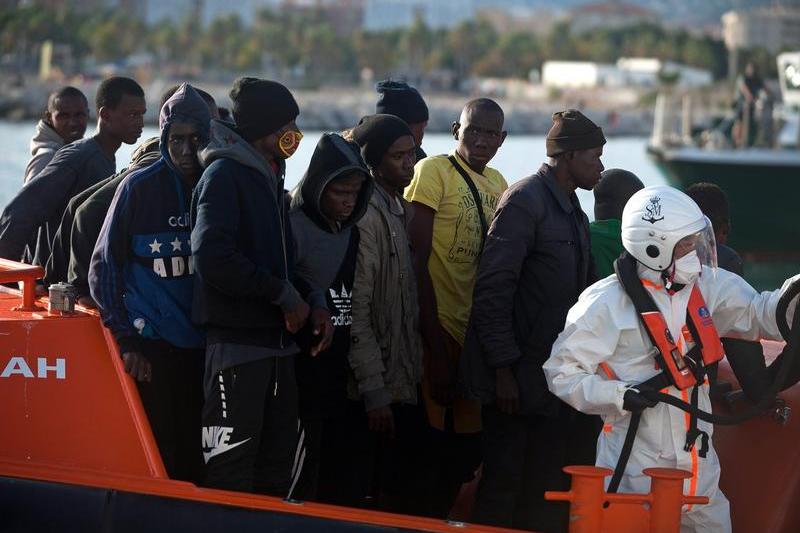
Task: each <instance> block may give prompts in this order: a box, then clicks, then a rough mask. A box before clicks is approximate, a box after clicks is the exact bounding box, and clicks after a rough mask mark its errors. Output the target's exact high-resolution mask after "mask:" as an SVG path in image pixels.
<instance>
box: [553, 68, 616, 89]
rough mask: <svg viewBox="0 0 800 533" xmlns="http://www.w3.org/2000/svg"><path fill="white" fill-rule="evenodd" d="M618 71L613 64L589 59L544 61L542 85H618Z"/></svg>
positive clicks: (560, 86)
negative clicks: (594, 61)
mask: <svg viewBox="0 0 800 533" xmlns="http://www.w3.org/2000/svg"><path fill="white" fill-rule="evenodd" d="M620 84H621V79H620V72H619V69H617V67H616V66H615V65H611V64H604V63H593V62H590V61H545V62H544V65H542V85H546V86H548V87H555V88H558V89H584V88H592V87H606V86H619V85H620Z"/></svg>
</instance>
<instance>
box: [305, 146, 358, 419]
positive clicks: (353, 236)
mask: <svg viewBox="0 0 800 533" xmlns="http://www.w3.org/2000/svg"><path fill="white" fill-rule="evenodd" d="M353 171H360V172H362V173H363V174H364V177H365V181H364V183H363V185H362V186H361V191H360V192H359V195H358V198H357V200H356V206H355V208H354V209H353V213H352V215H350V218H348V219H347V220H346V221H345V222H343V223H340V224H336V223H331V222H330V221H328V220H327V219H326V218H325V217H324V216H323V214H322V211H321V209H320V202H321V199H322V195H323V192H324V191H325V187H327V186H328V184H329V183H331V182H332V181H333V180H334V179H336V178H337V177H340V176H344V175H346V174H349V173H351V172H353ZM372 189H373V183H372V178H371V177H370V175H369V172H368V170H367V168H366V165H365V164H364V161H363V160H362V159H361V155H360V150H359V148H358V146H357V145H355V144H353V143H349V142H347V141H345V140H344V139H343V138H342V137H341V136H339V135H337V134H335V133H326V134H324V135H323V136H322V138H321V139H320V141H319V143H317V147H316V149H315V150H314V155H313V156H312V157H311V163H310V164H309V166H308V170H307V171H306V174H305V176H304V177H303V179H302V181H301V182H300V184H299V185H298V187H297V190H296V192H295V195H294V199H293V200H292V210H291V212H290V215H289V216H290V218H291V226H292V234H293V237H294V241H295V274H296V275H297V276H298V277H299V278H301V279H303V280H304V281H305V282H306V283H307V284H308V285H310V286H311V288H312V294H313V295H314V297H310V298H309V300H311V301H312V302H311V303H312V304H313V305H315V306H323V305H324V306H326V307H328V309H329V310H330V312H331V320H332V322H333V325H334V337H333V342H332V343H331V346H330V348H329V349H328V350H327V351H326V352H325V353H322V354H318V355H317V356H316V357H313V358H312V357H311V356H310V355H309V354H308V348H309V347H310V345H311V344H312V343H314V342H315V340H313V339H311V338H310V337H311V336H310V333H309V332H308V331H303V332H301V334H300V335H298V337H297V341H298V344H299V345H300V347H301V351H302V353H301V354H300V355H299V356H298V358H297V359H296V362H297V383H298V387H299V401H300V414H301V416H303V417H319V416H322V417H328V416H336V415H337V414H340V413H341V412H342V409H343V407H344V404H345V403H346V398H347V370H348V368H349V367H348V363H347V353H348V351H349V349H350V324H351V323H352V315H351V313H350V309H351V303H350V297H351V294H352V291H353V279H354V278H355V265H356V255H357V251H358V230H357V228H356V226H355V225H356V223H357V222H358V221H359V220H360V219H361V217H362V216H363V215H364V213H365V212H366V210H367V204H368V202H369V198H370V197H371V196H372ZM305 329H306V330H308V328H305Z"/></svg>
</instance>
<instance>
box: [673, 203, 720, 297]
mask: <svg viewBox="0 0 800 533" xmlns="http://www.w3.org/2000/svg"><path fill="white" fill-rule="evenodd" d="M704 218H705V222H706V225H705V227H704V228H703V229H701V230H700V231H697V232H695V233H692V234H690V235H687V236H686V237H683V238H682V239H681V240H679V241H678V242H677V243H676V244H675V248H674V249H673V252H672V261H673V262H672V265H673V272H672V277H673V280H674V281H676V282H678V283H683V284H688V283H690V282H692V281H693V280H694V278H695V277H697V276H699V275H700V274H701V273H702V271H703V267H704V266H705V267H706V268H707V269H708V270H709V271H710V272H711V274H712V276H716V273H717V245H716V241H715V239H714V228H713V227H712V226H711V221H709V220H708V217H704Z"/></svg>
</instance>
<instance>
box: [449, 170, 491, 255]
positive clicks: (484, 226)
mask: <svg viewBox="0 0 800 533" xmlns="http://www.w3.org/2000/svg"><path fill="white" fill-rule="evenodd" d="M447 159H448V160H449V161H450V164H452V165H453V167H454V168H455V169H456V170H457V171H458V173H459V174H461V177H462V178H464V181H466V182H467V187H469V191H470V192H471V193H472V199H473V200H474V201H475V209H477V210H478V218H480V221H481V229H482V230H483V232H482V233H481V251H483V245H484V243H485V242H486V235H487V234H488V233H489V224H487V223H486V216H485V214H484V213H483V202H481V197H480V195H479V194H478V188H477V187H476V186H475V182H473V181H472V178H470V177H469V174H468V173H467V171H466V170H464V168H463V167H462V166H461V165H459V164H458V161H456V158H455V156H452V155H448V156H447Z"/></svg>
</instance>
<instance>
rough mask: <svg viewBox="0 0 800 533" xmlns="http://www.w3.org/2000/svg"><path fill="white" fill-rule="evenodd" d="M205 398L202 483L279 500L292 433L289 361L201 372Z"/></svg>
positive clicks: (285, 485)
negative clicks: (267, 495)
mask: <svg viewBox="0 0 800 533" xmlns="http://www.w3.org/2000/svg"><path fill="white" fill-rule="evenodd" d="M208 349H212V347H211V346H209V348H208ZM205 398H206V400H205V405H204V407H203V435H202V439H203V457H204V459H205V462H206V482H205V484H206V485H207V486H209V487H215V488H220V489H227V490H236V491H244V492H258V493H262V494H269V495H272V496H279V497H285V496H286V495H287V493H288V490H289V486H290V482H291V470H292V462H293V460H294V452H295V445H296V435H297V384H296V382H295V376H294V357H293V356H285V357H269V358H265V359H259V360H256V361H251V362H248V363H244V364H240V365H236V366H233V367H230V368H226V369H223V370H222V371H219V372H216V373H213V374H211V373H210V372H208V371H207V372H206V376H205Z"/></svg>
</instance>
